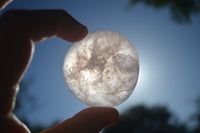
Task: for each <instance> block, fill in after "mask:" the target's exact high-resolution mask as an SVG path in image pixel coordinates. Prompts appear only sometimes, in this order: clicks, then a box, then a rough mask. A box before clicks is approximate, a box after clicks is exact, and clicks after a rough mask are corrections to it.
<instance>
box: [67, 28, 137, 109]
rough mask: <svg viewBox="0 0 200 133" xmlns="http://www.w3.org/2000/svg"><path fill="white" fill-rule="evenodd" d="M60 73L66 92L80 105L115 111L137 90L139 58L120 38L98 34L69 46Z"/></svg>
mask: <svg viewBox="0 0 200 133" xmlns="http://www.w3.org/2000/svg"><path fill="white" fill-rule="evenodd" d="M63 72H64V79H65V81H66V83H67V86H68V88H69V89H70V91H71V92H72V93H73V94H74V95H75V96H76V97H77V98H78V99H80V100H81V101H82V102H84V103H85V104H87V105H89V106H109V107H114V106H117V105H119V104H121V103H122V102H123V101H125V100H126V99H127V98H128V97H129V96H130V95H131V93H132V92H133V90H134V88H135V86H136V83H137V80H138V75H139V61H138V55H137V52H136V50H135V48H134V46H133V45H132V44H131V43H130V42H129V41H128V40H127V39H125V38H124V37H123V36H122V35H120V34H118V33H115V32H111V31H98V32H95V33H92V34H89V35H88V36H86V37H85V38H84V39H83V40H81V41H79V42H77V43H75V44H74V45H72V47H71V48H70V49H69V50H68V52H67V54H66V56H65V59H64V65H63Z"/></svg>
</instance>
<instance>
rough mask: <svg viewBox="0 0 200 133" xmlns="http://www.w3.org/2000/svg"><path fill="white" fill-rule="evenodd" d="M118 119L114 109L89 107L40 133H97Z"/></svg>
mask: <svg viewBox="0 0 200 133" xmlns="http://www.w3.org/2000/svg"><path fill="white" fill-rule="evenodd" d="M118 119H119V113H118V111H117V110H116V109H114V108H110V107H90V108H87V109H84V110H82V111H81V112H79V113H78V114H76V115H75V116H74V117H72V118H70V119H67V120H65V121H64V122H62V123H60V124H58V125H56V126H54V127H52V128H49V129H47V130H45V131H43V132H42V133H55V132H57V133H68V132H69V133H97V132H99V131H101V129H103V128H104V127H106V126H109V125H113V124H115V123H116V122H117V121H118Z"/></svg>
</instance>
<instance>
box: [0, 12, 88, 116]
mask: <svg viewBox="0 0 200 133" xmlns="http://www.w3.org/2000/svg"><path fill="white" fill-rule="evenodd" d="M87 33H88V30H87V28H86V27H85V26H83V25H82V24H80V23H79V22H78V21H76V20H75V19H74V18H73V17H72V16H71V15H69V14H68V13H67V12H66V11H64V10H10V11H7V12H6V13H5V14H3V15H2V17H1V18H0V46H1V49H0V51H1V52H0V60H1V61H2V62H3V64H2V65H1V66H0V73H1V76H0V81H1V83H2V85H1V86H2V88H1V89H0V91H1V93H0V114H7V113H9V112H11V110H12V109H13V102H14V101H13V100H14V99H15V98H14V97H15V96H16V94H15V93H17V91H16V85H17V84H18V83H19V81H20V79H21V78H22V76H23V74H24V72H25V70H26V68H27V66H28V64H29V62H30V58H31V57H32V54H33V49H34V46H33V42H38V41H41V40H44V39H46V38H51V37H54V36H58V37H61V38H63V39H65V40H67V41H70V42H76V41H79V40H81V39H82V38H83V37H84V36H86V35H87Z"/></svg>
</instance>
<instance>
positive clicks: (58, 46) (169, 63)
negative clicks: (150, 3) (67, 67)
mask: <svg viewBox="0 0 200 133" xmlns="http://www.w3.org/2000/svg"><path fill="white" fill-rule="evenodd" d="M127 4H128V1H124V0H96V1H94V0H84V1H83V0H56V1H55V0H54V1H53V0H42V1H41V0H29V1H27V0H15V1H14V2H13V3H11V4H10V5H9V6H8V7H7V8H6V9H5V10H8V9H64V10H66V11H68V12H69V13H70V14H71V15H72V16H74V17H75V18H76V19H77V20H78V21H80V22H81V23H82V24H84V25H86V26H87V27H88V29H89V32H90V33H92V32H95V31H100V30H110V31H114V32H118V33H120V34H122V35H123V36H124V37H126V38H127V39H128V40H129V41H130V42H131V43H132V44H133V45H134V46H135V48H136V50H137V51H138V55H139V61H140V75H139V81H138V84H137V86H136V88H135V90H134V92H133V94H132V95H131V96H130V97H129V98H128V100H127V101H125V102H124V103H122V104H121V105H119V106H117V107H116V108H117V109H118V110H119V111H120V113H122V112H123V111H125V110H126V109H127V108H129V107H131V106H134V105H137V104H140V103H144V104H146V105H149V106H151V105H156V104H161V105H166V106H167V107H169V109H170V110H171V111H172V112H173V113H175V114H176V115H177V116H178V117H179V118H180V119H181V120H187V119H189V116H190V115H191V114H192V113H193V112H194V111H195V104H194V101H195V98H196V97H197V96H199V95H200V81H199V80H200V59H199V58H200V52H199V51H200V37H199V35H200V19H199V18H197V17H193V18H192V20H193V22H192V23H191V24H183V25H180V24H177V23H175V22H174V21H172V20H171V19H170V13H169V10H168V9H167V8H165V9H160V10H154V9H153V8H149V7H146V6H144V5H142V4H138V5H136V6H134V7H133V8H131V9H128V8H127ZM71 45H73V44H72V43H69V42H66V41H64V40H61V39H60V38H53V39H50V40H46V41H44V42H41V43H38V44H36V45H35V54H34V57H33V60H32V63H31V65H30V67H29V69H28V71H27V73H26V75H25V77H24V79H25V80H26V79H28V78H30V77H34V81H33V82H32V83H31V86H30V90H29V92H30V93H31V94H32V95H33V96H34V97H35V98H36V99H37V102H39V105H40V106H39V108H37V110H34V109H33V110H24V111H23V113H24V112H26V114H27V116H28V119H29V120H30V121H32V122H33V123H35V124H36V123H43V124H49V123H51V122H52V121H53V120H55V119H58V120H65V119H66V118H69V117H71V116H73V115H74V114H75V113H77V112H78V111H80V110H82V109H84V108H86V107H88V106H87V105H85V104H84V103H82V102H81V101H79V100H78V99H77V98H75V97H74V96H73V95H72V93H71V92H70V91H69V90H68V88H67V86H66V84H65V82H64V78H63V72H62V65H63V59H64V56H65V54H66V52H67V50H68V49H69V48H70V46H71ZM23 113H22V114H21V115H23Z"/></svg>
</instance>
